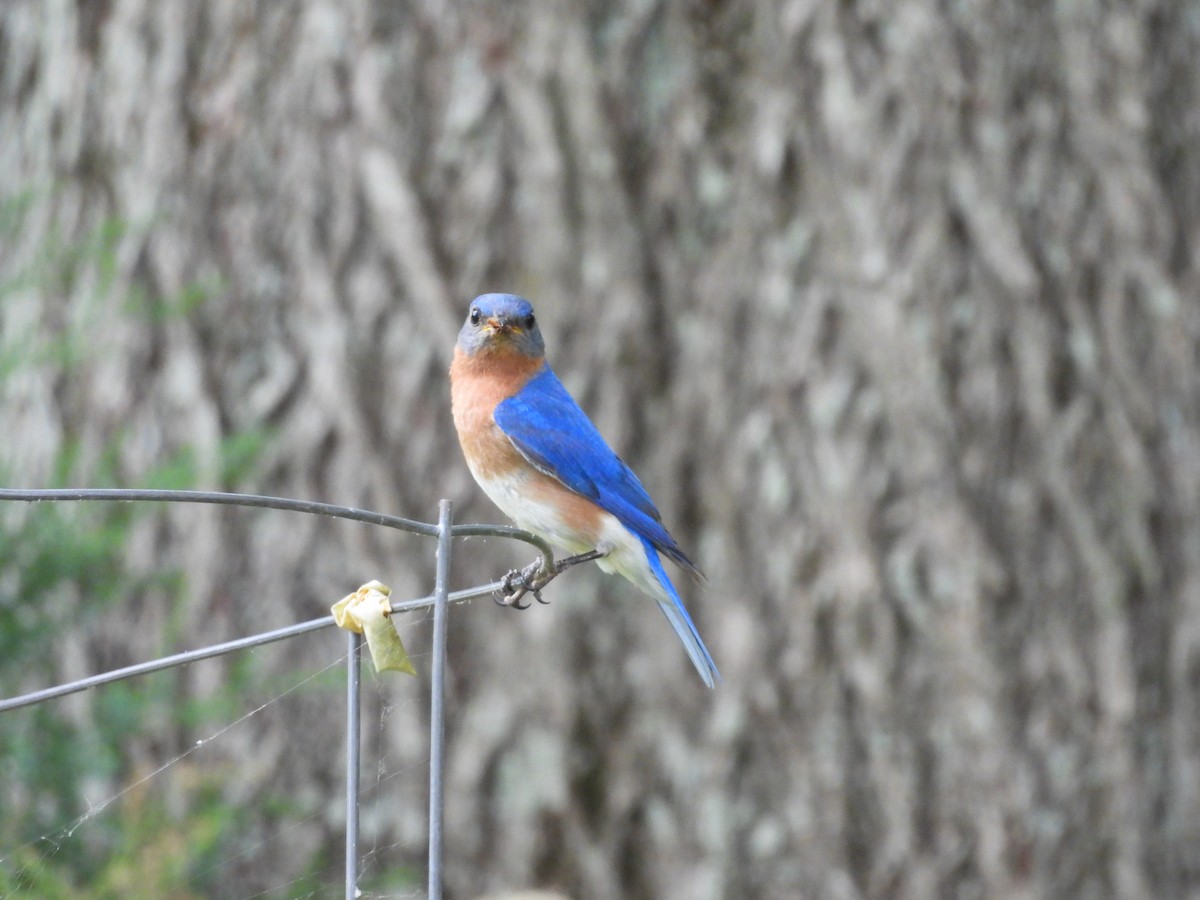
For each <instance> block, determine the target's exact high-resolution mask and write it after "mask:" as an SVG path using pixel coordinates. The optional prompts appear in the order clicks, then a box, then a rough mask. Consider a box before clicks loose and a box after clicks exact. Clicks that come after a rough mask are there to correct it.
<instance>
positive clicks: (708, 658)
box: [642, 541, 721, 688]
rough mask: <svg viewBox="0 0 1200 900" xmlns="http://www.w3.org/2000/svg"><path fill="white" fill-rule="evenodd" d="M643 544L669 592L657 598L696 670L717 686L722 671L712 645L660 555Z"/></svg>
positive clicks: (653, 566) (659, 577)
mask: <svg viewBox="0 0 1200 900" xmlns="http://www.w3.org/2000/svg"><path fill="white" fill-rule="evenodd" d="M642 543H643V545H644V546H645V548H646V559H647V560H649V562H650V568H651V570H652V571H653V572H654V577H655V578H657V579H658V583H659V584H661V585H662V587H663V590H664V591H666V593H667V595H668V596H666V597H658V598H656V599H657V600H658V608H659V609H661V610H662V611H663V615H664V616H666V617H667V621H668V622H670V623H671V627H672V628H674V629H675V633H676V634H677V635H679V639H680V640H681V641H683V647H684V649H685V650H687V655H688V658H689V659H690V660H691V661H692V665H693V666H695V667H696V671H697V672H699V673H700V677H701V678H703V679H704V683H705V684H706V685H708V686H709V687H710V688H711V687H715V686H716V685H717V683H719V682H720V681H721V673H720V672H718V671H717V664H716V663H715V662H713V658H712V655H711V654H710V653H709V652H708V648H707V647H705V646H704V641H702V640H701V639H700V632H698V631H697V630H696V624H695V623H694V622H693V621H692V617H691V616H689V615H688V611H687V607H685V606H684V605H683V601H682V600H680V599H679V594H678V592H676V590H675V585H673V584H671V579H670V578H668V577H667V573H666V570H665V569H663V564H662V561H661V560H660V559H659V558H658V554H657V553H656V552H655V551H654V548H653V547H652V546H651V545H650V544H649V543H647V542H646V541H643V542H642Z"/></svg>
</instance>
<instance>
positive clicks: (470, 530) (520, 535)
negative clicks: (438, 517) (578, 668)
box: [0, 488, 554, 565]
mask: <svg viewBox="0 0 1200 900" xmlns="http://www.w3.org/2000/svg"><path fill="white" fill-rule="evenodd" d="M0 500H24V501H27V502H37V501H43V500H49V501H58V500H109V501H112V500H120V501H148V502H153V503H211V504H216V505H220V506H254V507H261V508H266V509H283V510H288V511H290V512H301V513H308V514H309V515H317V516H329V517H331V518H335V519H350V520H352V521H355V522H366V523H368V524H370V525H382V526H384V527H385V528H395V529H398V530H400V531H409V532H412V533H413V534H421V535H424V536H425V537H437V536H438V527H437V526H436V525H431V524H430V523H428V522H418V521H416V520H415V519H405V518H402V517H400V516H389V515H386V514H384V513H377V512H373V511H371V510H369V509H358V508H356V507H353V506H338V505H336V504H333V503H318V502H317V501H315V500H293V499H291V498H289V497H267V496H264V495H262V494H231V493H226V492H223V491H162V490H144V489H141V488H47V489H40V490H26V489H24V488H0ZM452 534H453V536H454V537H505V538H512V539H514V540H518V541H523V542H524V543H526V544H531V545H532V546H534V547H536V548H537V549H538V550H540V551H541V553H542V556H544V557H545V558H546V563H547V565H552V564H553V562H554V551H553V549H552V548H551V547H550V545H549V544H548V543H547V542H546V541H545V540H543V539H542V538H540V537H538V536H537V535H536V534H531V533H530V532H528V531H522V530H521V529H520V528H510V527H508V526H506V525H455V526H454V528H453V531H452Z"/></svg>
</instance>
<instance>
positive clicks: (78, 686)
mask: <svg viewBox="0 0 1200 900" xmlns="http://www.w3.org/2000/svg"><path fill="white" fill-rule="evenodd" d="M503 586H504V584H503V582H500V581H493V582H491V583H489V584H481V585H479V586H477V587H473V588H464V589H463V590H461V591H455V592H454V593H452V594H450V595H449V596H448V597H447V598H446V599H447V601H448V602H449V603H461V602H462V601H464V600H474V599H476V598H478V597H486V596H488V595H489V594H494V593H495V592H496V591H498V590H500V589H501V588H502V587H503ZM435 599H436V598H435V596H434V595H433V594H430V595H429V596H428V597H420V598H418V599H416V600H401V601H398V602H396V603H393V604H392V612H409V611H411V610H414V609H423V608H425V607H427V606H433V605H434V602H435ZM333 624H334V621H333V616H322V617H321V618H319V619H310V620H309V621H307V622H299V623H297V624H295V625H285V626H284V627H283V628H276V629H275V630H274V631H265V632H263V633H262V634H255V635H251V636H250V637H244V638H237V639H236V640H232V641H226V642H225V643H223V644H213V645H212V646H211V647H202V648H200V649H199V650H187V651H185V652H183V653H175V654H173V655H171V656H163V657H161V658H159V659H152V660H150V661H148V662H143V663H137V664H136V665H132V666H125V667H124V668H122V669H113V670H112V671H111V672H102V673H101V674H99V675H89V676H88V677H87V678H80V679H78V680H77V681H68V682H67V683H65V684H59V685H55V686H54V687H49V688H43V689H42V690H40V691H34V692H33V693H31V694H21V695H20V696H19V697H11V698H9V699H7V700H0V712H5V711H7V710H10V709H20V708H21V707H22V706H32V705H33V704H35V703H41V702H42V701H43V700H53V699H54V698H56V697H65V696H66V695H67V694H74V693H77V692H79V691H85V690H87V689H88V688H93V687H98V686H99V685H102V684H109V683H110V682H113V681H122V680H124V679H126V678H133V677H135V676H137V675H148V674H149V673H151V672H158V671H161V670H162V669H169V668H171V667H172V666H183V665H187V664H188V663H193V662H197V661H198V660H201V659H209V658H210V657H213V656H220V655H221V654H223V653H233V652H234V651H236V650H247V649H249V648H251V647H258V646H261V645H262V644H270V643H273V642H274V641H282V640H285V639H286V638H290V637H295V636H296V635H299V634H305V633H306V632H309V631H319V630H320V629H322V628H328V627H330V626H332V625H333Z"/></svg>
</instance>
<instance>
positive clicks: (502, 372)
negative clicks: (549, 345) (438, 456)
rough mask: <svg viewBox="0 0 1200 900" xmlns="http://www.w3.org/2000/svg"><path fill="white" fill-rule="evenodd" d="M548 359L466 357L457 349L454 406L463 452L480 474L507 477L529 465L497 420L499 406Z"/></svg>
mask: <svg viewBox="0 0 1200 900" xmlns="http://www.w3.org/2000/svg"><path fill="white" fill-rule="evenodd" d="M543 365H545V361H544V360H540V359H530V358H529V357H527V356H522V355H521V354H519V353H503V352H500V353H490V354H476V355H475V356H467V355H466V354H465V353H463V352H462V350H460V349H458V348H455V350H454V362H453V364H452V365H451V366H450V406H451V410H452V412H453V414H454V427H455V429H456V430H457V431H458V441H459V443H460V444H462V448H463V455H464V456H466V458H467V463H468V464H469V465H470V466H471V471H472V472H473V473H474V474H475V477H476V478H492V477H496V476H499V475H506V474H508V473H510V472H513V471H515V470H517V469H518V468H521V467H524V466H526V465H527V463H526V462H525V459H524V457H522V456H521V454H520V453H519V452H518V451H517V448H516V447H514V446H513V445H512V441H510V440H509V439H508V438H507V437H506V436H505V435H504V433H503V432H502V431H501V430H500V428H499V427H498V426H497V425H496V422H495V420H494V419H493V418H492V411H493V410H494V409H495V408H496V404H498V403H501V402H503V401H504V400H507V399H508V398H509V397H511V396H513V395H514V394H516V393H517V392H518V391H520V390H521V388H523V387H524V386H525V382H527V381H528V380H529V379H530V377H532V376H533V374H534V373H535V372H536V371H537V370H538V369H540V368H541V367H542V366H543Z"/></svg>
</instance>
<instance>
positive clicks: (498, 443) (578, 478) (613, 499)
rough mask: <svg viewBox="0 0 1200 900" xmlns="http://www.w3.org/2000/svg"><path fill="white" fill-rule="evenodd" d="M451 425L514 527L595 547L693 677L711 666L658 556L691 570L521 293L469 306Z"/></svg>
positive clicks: (573, 545) (709, 675)
mask: <svg viewBox="0 0 1200 900" xmlns="http://www.w3.org/2000/svg"><path fill="white" fill-rule="evenodd" d="M450 394H451V402H452V407H453V411H454V426H455V428H456V429H457V430H458V440H459V443H461V444H462V449H463V455H464V456H465V457H466V459H467V465H468V466H469V467H470V469H471V474H472V475H474V476H475V480H476V481H477V482H479V486H480V487H482V488H483V490H484V492H485V493H486V494H487V495H488V496H489V497H491V498H492V501H493V502H494V503H495V504H496V505H497V506H498V507H500V509H502V510H503V511H504V512H505V513H506V514H507V515H508V516H510V517H511V518H512V519H513V521H515V522H516V523H517V525H518V526H519V527H521V528H524V529H525V530H527V531H532V532H534V533H535V534H538V535H541V536H542V537H544V538H545V539H546V540H548V541H550V542H551V543H552V544H555V545H557V546H559V547H562V548H564V549H565V550H567V551H569V552H571V553H586V552H587V551H590V550H597V551H599V552H601V553H603V554H604V556H602V557H601V558H600V559H599V561H598V565H599V566H600V568H601V569H603V570H604V571H606V572H616V573H617V574H618V575H622V576H624V577H625V578H627V579H628V580H629V581H631V582H633V583H634V584H635V585H637V586H638V587H639V588H641V590H642V591H643V592H644V593H646V594H648V595H649V596H651V597H653V598H654V599H655V600H657V601H658V606H659V609H661V610H662V611H663V613H664V614H665V615H666V617H667V621H668V622H670V623H671V627H672V628H674V629H675V633H676V634H678V635H679V638H680V640H682V641H683V646H684V648H685V649H686V650H687V654H688V656H689V657H690V658H691V660H692V664H693V665H695V667H696V670H697V671H698V672H699V673H700V677H701V678H703V679H704V683H705V684H706V685H708V686H709V687H710V688H711V687H713V685H714V683H715V682H717V681H719V680H720V678H721V676H720V674H719V673H718V672H717V666H716V663H714V662H713V658H712V656H710V655H709V652H708V650H707V649H706V648H705V646H704V642H703V641H702V640H700V635H699V633H698V632H697V631H696V626H695V624H693V622H692V619H691V616H689V615H688V613H687V610H686V609H685V608H684V605H683V601H681V600H680V599H679V594H678V593H677V592H676V590H675V586H674V585H673V584H671V579H670V578H668V577H667V573H666V571H665V570H664V569H663V564H662V561H661V560H660V559H659V556H658V555H659V553H663V554H665V555H666V556H667V557H668V558H670V559H671V560H673V561H674V562H676V563H677V564H679V565H680V566H681V567H683V568H685V569H687V570H689V571H691V572H693V573H695V574H697V575H699V574H700V573H699V569H697V568H696V566H695V564H693V563H692V561H691V560H690V559H688V558H687V557H686V556H685V555H684V553H683V551H682V550H680V549H679V545H678V544H676V543H675V539H674V538H672V537H671V535H669V534H668V533H667V530H666V528H664V527H663V524H662V517H661V516H660V515H659V512H658V510H657V509H656V508H655V506H654V501H653V500H651V499H650V495H649V494H647V493H646V489H645V488H644V487H642V483H641V482H640V481H638V479H637V476H636V475H634V474H633V472H632V471H631V470H630V469H629V467H628V466H627V465H625V463H623V462H621V460H620V459H618V458H617V455H616V454H615V453H613V451H612V450H611V449H609V446H608V444H606V443H605V442H604V438H602V437H601V436H600V432H598V431H597V430H596V427H595V426H594V425H593V424H592V423H591V420H589V419H588V417H587V415H586V414H585V413H584V411H583V410H582V409H580V408H579V405H578V404H577V403H576V402H575V401H574V400H573V399H572V398H571V395H570V394H568V393H567V389H566V388H564V387H563V386H562V382H560V381H559V380H558V378H557V377H556V376H555V374H554V372H552V371H551V370H550V366H549V365H548V364H547V363H546V357H545V343H544V342H543V340H542V333H541V331H540V330H539V329H538V325H537V320H536V319H535V318H534V315H533V307H532V306H531V305H530V303H529V301H528V300H525V299H523V298H521V297H516V296H514V295H512V294H484V295H482V296H480V297H476V298H475V299H474V300H473V301H472V302H471V309H470V312H468V313H467V321H466V322H465V323H464V324H463V327H462V331H460V332H459V334H458V344H457V346H456V347H455V349H454V363H453V365H452V366H451V367H450Z"/></svg>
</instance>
